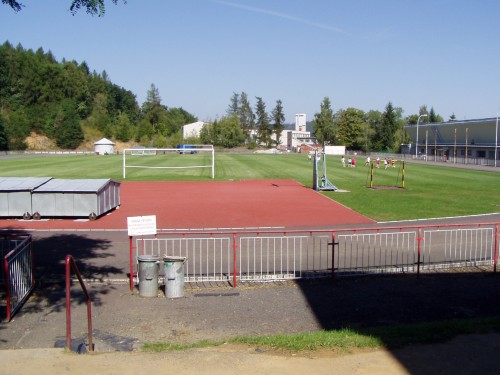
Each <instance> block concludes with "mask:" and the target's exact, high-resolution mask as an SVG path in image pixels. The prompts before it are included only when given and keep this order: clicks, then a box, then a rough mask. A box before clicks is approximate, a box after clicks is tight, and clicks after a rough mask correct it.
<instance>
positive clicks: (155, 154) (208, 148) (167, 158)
mask: <svg viewBox="0 0 500 375" xmlns="http://www.w3.org/2000/svg"><path fill="white" fill-rule="evenodd" d="M214 156H215V155H214V148H213V146H212V145H178V146H177V147H176V148H127V149H124V150H123V178H124V179H125V178H126V177H127V169H130V168H136V169H144V170H147V169H149V170H152V169H177V170H188V169H208V170H209V171H210V172H211V177H212V178H215V158H214ZM200 175H202V174H200Z"/></svg>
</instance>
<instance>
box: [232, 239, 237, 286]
mask: <svg viewBox="0 0 500 375" xmlns="http://www.w3.org/2000/svg"><path fill="white" fill-rule="evenodd" d="M236 237H237V234H236V233H233V288H236V275H237V273H238V270H237V268H236V267H237V264H238V262H237V252H236V250H237V248H238V244H237V243H236V239H237V238H236Z"/></svg>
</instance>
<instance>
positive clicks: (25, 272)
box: [1, 234, 35, 321]
mask: <svg viewBox="0 0 500 375" xmlns="http://www.w3.org/2000/svg"><path fill="white" fill-rule="evenodd" d="M1 255H2V258H3V267H2V271H3V272H2V275H1V276H2V278H1V279H2V281H3V282H4V285H5V294H6V305H7V308H6V310H7V311H6V317H7V321H10V320H11V319H12V318H13V316H14V314H15V313H16V312H17V311H18V310H19V309H20V308H21V306H22V305H23V303H24V302H25V301H26V300H27V299H28V296H29V295H30V293H31V292H32V291H33V288H34V286H35V278H34V272H33V251H32V238H31V235H29V234H22V235H7V236H4V237H3V238H2V240H1Z"/></svg>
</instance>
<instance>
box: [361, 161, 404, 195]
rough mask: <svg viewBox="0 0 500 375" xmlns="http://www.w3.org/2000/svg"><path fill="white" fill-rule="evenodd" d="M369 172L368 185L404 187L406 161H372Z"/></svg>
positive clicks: (374, 187)
mask: <svg viewBox="0 0 500 375" xmlns="http://www.w3.org/2000/svg"><path fill="white" fill-rule="evenodd" d="M369 167H370V168H369V172H368V178H367V179H368V184H367V185H368V187H370V188H371V189H404V188H405V169H406V167H405V161H404V160H396V159H384V160H379V159H377V161H372V162H371V163H370V166H369Z"/></svg>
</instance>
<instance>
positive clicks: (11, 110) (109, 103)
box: [0, 42, 196, 150]
mask: <svg viewBox="0 0 500 375" xmlns="http://www.w3.org/2000/svg"><path fill="white" fill-rule="evenodd" d="M194 121H196V117H195V116H193V115H192V114H190V113H188V112H187V111H185V110H184V109H182V108H168V107H167V106H165V105H163V104H161V98H160V96H159V93H158V89H157V88H156V87H155V86H154V84H151V88H150V89H149V90H148V93H147V99H146V101H145V102H144V103H143V104H142V106H139V105H138V103H137V100H136V97H135V95H134V94H133V93H132V92H131V91H129V90H126V89H124V88H123V87H120V86H118V85H116V84H114V83H112V82H111V80H110V78H109V77H108V75H107V73H106V71H103V72H102V73H98V72H96V71H95V70H94V71H92V72H91V71H90V69H89V67H88V65H87V64H86V63H85V62H81V63H78V62H76V61H66V60H64V59H63V60H62V61H61V62H59V61H57V60H56V58H55V57H54V56H53V54H52V53H51V52H50V51H48V52H45V51H44V50H43V49H42V48H39V49H38V50H36V51H33V50H31V49H28V50H26V49H24V48H23V47H22V46H21V45H20V44H19V45H17V46H16V47H13V46H12V45H11V44H10V43H9V42H5V43H4V44H3V45H1V46H0V150H23V149H25V148H26V147H27V145H26V143H25V140H26V138H27V137H28V136H29V135H30V134H31V133H36V134H38V135H43V136H46V137H48V138H49V139H50V140H52V141H54V143H55V145H56V146H57V147H59V148H62V149H75V148H77V147H79V146H80V145H81V144H82V142H84V141H95V140H96V138H99V137H107V138H110V139H115V140H118V141H123V142H128V141H136V142H140V143H142V144H144V145H148V146H154V147H166V146H167V145H172V144H175V142H178V141H179V140H180V139H181V137H182V132H181V128H182V125H185V124H187V123H190V122H194Z"/></svg>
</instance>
